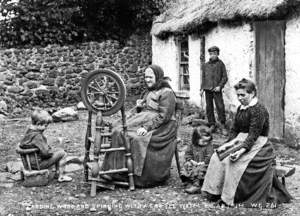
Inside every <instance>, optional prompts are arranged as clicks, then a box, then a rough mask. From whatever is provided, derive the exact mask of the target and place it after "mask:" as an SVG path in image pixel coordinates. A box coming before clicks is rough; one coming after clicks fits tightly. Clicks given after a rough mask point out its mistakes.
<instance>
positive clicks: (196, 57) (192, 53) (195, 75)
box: [188, 35, 201, 106]
mask: <svg viewBox="0 0 300 216" xmlns="http://www.w3.org/2000/svg"><path fill="white" fill-rule="evenodd" d="M188 43H189V74H190V100H191V102H192V103H193V104H196V105H198V106H200V105H201V104H200V87H201V86H200V85H201V65H200V53H201V46H200V39H199V36H197V35H190V36H189V39H188Z"/></svg>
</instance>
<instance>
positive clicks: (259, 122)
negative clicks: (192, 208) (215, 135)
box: [202, 79, 292, 207]
mask: <svg viewBox="0 0 300 216" xmlns="http://www.w3.org/2000/svg"><path fill="white" fill-rule="evenodd" d="M234 88H235V90H236V94H237V97H238V100H239V102H240V103H241V105H240V106H239V107H238V109H237V113H236V115H235V119H234V124H233V127H232V128H231V131H230V135H229V139H228V141H230V140H232V139H234V138H236V137H237V136H238V135H239V134H240V133H247V135H246V138H245V140H244V141H243V144H242V148H241V149H239V150H237V151H235V152H233V153H232V154H231V155H229V156H228V157H226V158H225V159H223V160H222V161H220V159H219V158H218V156H217V154H216V153H214V154H213V156H212V158H211V160H210V163H209V166H208V169H207V173H206V176H205V180H204V183H203V186H202V191H203V192H204V194H206V196H207V197H208V198H210V199H212V200H215V201H216V200H218V202H217V203H218V204H220V205H228V206H233V205H234V204H238V203H239V204H243V205H244V206H245V207H257V206H259V207H274V206H277V204H279V203H286V202H289V201H290V200H291V199H292V197H291V195H290V194H289V193H288V192H287V190H286V188H285V187H284V186H283V185H282V184H281V182H280V181H279V179H278V178H277V176H276V171H275V153H274V149H273V146H272V143H271V142H270V141H269V140H268V138H267V137H268V132H269V114H268V111H267V109H266V108H265V107H264V106H263V105H262V104H261V103H259V102H258V99H257V97H256V87H255V84H254V83H253V82H252V81H250V80H247V79H242V80H241V81H240V82H239V83H237V84H236V85H235V86H234ZM226 145H227V144H224V145H223V146H221V147H220V149H219V150H222V148H223V149H225V148H226Z"/></svg>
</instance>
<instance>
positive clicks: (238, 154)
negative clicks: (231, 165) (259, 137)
mask: <svg viewBox="0 0 300 216" xmlns="http://www.w3.org/2000/svg"><path fill="white" fill-rule="evenodd" d="M245 152H246V149H245V148H241V149H240V150H238V151H236V152H234V153H232V154H230V156H229V158H230V160H231V161H232V162H235V161H237V160H238V159H239V158H240V157H241V156H242V154H244V153H245Z"/></svg>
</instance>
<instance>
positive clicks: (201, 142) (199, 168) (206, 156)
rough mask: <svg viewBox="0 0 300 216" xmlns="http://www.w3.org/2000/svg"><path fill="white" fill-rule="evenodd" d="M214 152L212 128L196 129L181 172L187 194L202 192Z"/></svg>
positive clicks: (202, 126)
mask: <svg viewBox="0 0 300 216" xmlns="http://www.w3.org/2000/svg"><path fill="white" fill-rule="evenodd" d="M213 151H214V149H213V145H212V134H211V130H210V128H209V127H208V126H205V125H201V126H199V127H197V128H195V129H194V131H193V134H192V143H191V144H190V145H189V146H188V147H187V149H186V151H185V156H184V157H185V162H184V164H183V170H182V172H181V179H182V181H183V182H184V184H185V185H186V188H185V192H187V193H189V194H194V193H200V192H201V186H202V184H203V181H204V176H205V173H206V169H207V167H208V164H209V161H210V158H211V156H212V154H213Z"/></svg>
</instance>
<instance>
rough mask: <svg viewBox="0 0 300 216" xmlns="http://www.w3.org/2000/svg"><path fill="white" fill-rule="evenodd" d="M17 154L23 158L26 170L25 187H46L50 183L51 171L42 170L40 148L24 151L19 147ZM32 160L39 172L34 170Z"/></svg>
mask: <svg viewBox="0 0 300 216" xmlns="http://www.w3.org/2000/svg"><path fill="white" fill-rule="evenodd" d="M16 152H17V153H18V154H19V155H20V156H21V159H22V163H23V167H24V169H23V170H22V173H23V176H24V183H23V185H24V186H26V187H37V186H45V185H47V184H48V183H49V170H48V169H43V170H41V169H40V164H39V161H38V158H37V153H38V152H39V149H38V148H32V149H22V148H20V146H19V145H18V146H17V149H16ZM30 158H34V160H35V163H36V167H37V170H33V169H32V164H31V161H30Z"/></svg>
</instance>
